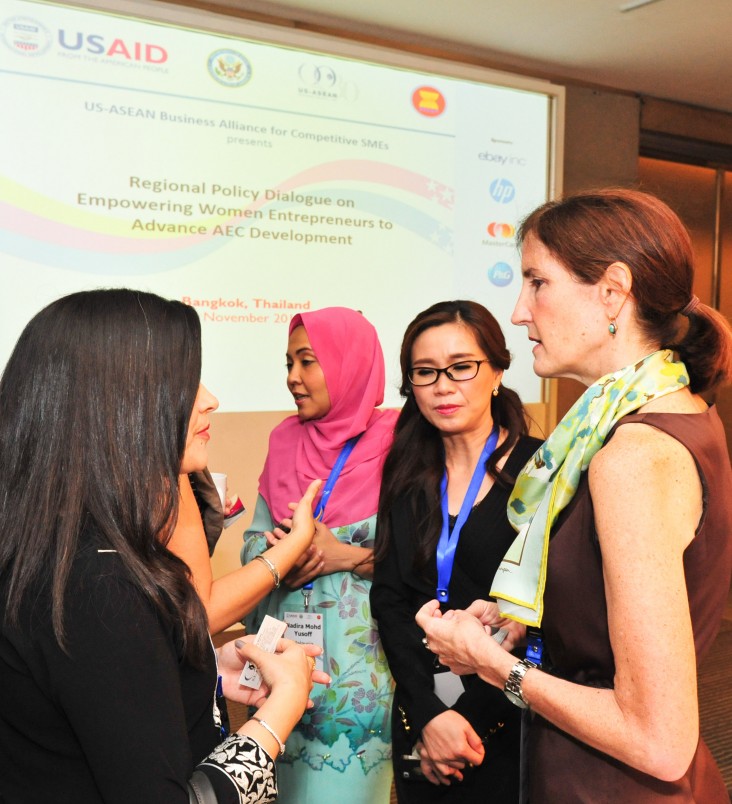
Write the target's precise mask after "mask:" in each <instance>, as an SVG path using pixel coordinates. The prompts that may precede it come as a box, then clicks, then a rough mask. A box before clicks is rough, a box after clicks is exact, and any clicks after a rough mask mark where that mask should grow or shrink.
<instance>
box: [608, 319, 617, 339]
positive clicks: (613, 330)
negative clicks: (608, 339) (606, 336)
mask: <svg viewBox="0 0 732 804" xmlns="http://www.w3.org/2000/svg"><path fill="white" fill-rule="evenodd" d="M607 331H608V332H609V333H610V334H611V335H612V336H613V337H614V336H615V335H617V334H618V322H617V321H616V320H615V319H614V318H613V319H612V321H610V324H609V326H608V328H607Z"/></svg>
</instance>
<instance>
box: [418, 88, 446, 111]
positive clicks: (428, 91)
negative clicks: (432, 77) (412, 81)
mask: <svg viewBox="0 0 732 804" xmlns="http://www.w3.org/2000/svg"><path fill="white" fill-rule="evenodd" d="M412 106H414V108H415V109H416V110H417V111H418V112H419V113H420V114H423V115H424V116H425V117H438V116H439V115H441V114H442V113H443V112H444V111H445V96H444V95H443V94H442V92H440V91H439V89H435V88H434V87H419V89H415V90H414V92H413V93H412Z"/></svg>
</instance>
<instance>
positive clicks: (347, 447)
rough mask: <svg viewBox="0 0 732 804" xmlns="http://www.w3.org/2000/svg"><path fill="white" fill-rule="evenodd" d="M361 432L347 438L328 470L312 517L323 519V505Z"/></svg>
mask: <svg viewBox="0 0 732 804" xmlns="http://www.w3.org/2000/svg"><path fill="white" fill-rule="evenodd" d="M362 435H363V433H359V434H358V435H356V436H353V438H349V439H348V441H346V443H345V444H344V445H343V449H342V450H341V453H340V455H339V456H338V460H337V461H336V462H335V464H334V466H333V468H332V469H331V470H330V474H329V475H328V479H327V480H326V481H325V486H324V488H323V493H322V494H321V496H320V502H319V503H318V504H317V506H316V508H315V513H314V514H313V517H314V518H315V519H320V520H322V519H323V514H324V513H325V506H326V505H328V500H329V498H330V495H331V493H332V491H333V487H334V486H335V484H336V480H338V477H339V475H340V473H341V469H343V465H344V464H345V462H346V461H347V460H348V456H349V455H350V454H351V453H352V452H353V448H354V447H355V446H356V444H357V443H358V439H359V438H361V436H362Z"/></svg>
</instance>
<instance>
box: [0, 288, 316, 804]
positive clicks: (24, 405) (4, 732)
mask: <svg viewBox="0 0 732 804" xmlns="http://www.w3.org/2000/svg"><path fill="white" fill-rule="evenodd" d="M200 371H201V333H200V324H199V321H198V317H197V315H196V313H195V311H194V310H193V308H191V307H188V306H186V305H184V304H181V303H179V302H172V301H166V300H164V299H161V298H160V297H158V296H154V295H152V294H149V293H142V292H137V291H132V290H104V291H89V292H82V293H75V294H72V295H70V296H66V297H64V298H62V299H59V300H58V301H56V302H54V303H52V304H50V305H49V306H48V307H46V308H45V309H44V310H42V311H41V312H40V313H38V314H37V315H36V316H35V317H34V318H33V319H32V320H31V321H30V323H29V324H28V325H27V326H26V328H25V329H24V331H23V333H22V334H21V336H20V339H19V340H18V343H17V345H16V347H15V349H14V351H13V353H12V355H11V356H10V359H9V361H8V363H7V366H6V368H5V371H4V373H3V376H2V380H1V381H0V532H2V539H1V540H0V767H2V773H0V800H3V801H8V802H10V801H12V802H39V801H53V802H56V804H63V803H64V802H68V803H69V804H71V803H72V802H73V804H97V803H100V802H120V804H121V803H122V802H124V803H125V804H128V802H133V801H134V802H148V801H149V802H152V801H164V802H166V804H174V803H175V802H180V804H185V803H186V802H188V801H189V796H190V797H193V798H192V800H194V801H196V800H197V801H201V802H220V803H221V804H223V802H240V801H241V800H242V797H243V796H247V801H256V802H268V801H272V800H273V798H274V796H275V794H276V785H275V783H274V763H273V758H274V757H276V756H277V754H278V753H279V750H280V745H281V743H282V741H283V740H284V739H285V738H286V737H287V735H288V733H289V731H290V729H292V727H293V726H294V724H295V723H296V722H297V720H298V719H299V717H300V716H301V714H302V712H303V710H304V708H305V705H306V702H307V696H308V691H309V689H310V686H311V683H312V680H311V673H312V664H313V660H312V658H311V657H309V656H307V655H305V653H304V652H303V650H302V649H301V648H300V647H299V646H296V645H294V644H293V643H291V642H288V641H286V640H283V642H282V643H281V644H280V646H279V651H280V653H279V654H276V655H270V654H264V653H263V652H262V651H260V650H258V649H257V648H255V647H254V646H251V645H245V644H243V643H242V645H241V647H240V648H239V649H238V650H237V646H235V645H233V644H229V645H227V646H225V647H224V648H222V649H221V651H220V652H219V655H218V675H219V684H220V686H221V688H222V689H223V692H224V693H225V694H227V695H229V696H231V697H233V698H235V699H236V700H241V701H243V702H256V703H258V704H261V708H260V710H259V713H258V715H257V718H258V719H252V720H250V721H249V722H248V723H246V724H245V725H244V726H243V727H242V728H241V729H240V730H239V732H238V733H237V734H234V735H231V736H230V737H228V738H226V739H224V736H225V735H224V731H223V730H224V729H225V722H224V713H225V709H222V708H221V706H220V702H221V698H220V692H221V690H219V692H218V694H217V657H216V656H215V654H214V651H213V648H212V646H211V642H210V639H209V636H208V631H207V623H206V615H205V611H204V608H203V606H202V604H201V601H200V600H199V598H198V596H197V595H196V592H195V590H194V588H193V586H192V584H191V582H190V580H189V572H188V568H187V567H186V565H185V564H184V563H183V562H182V561H180V560H179V559H178V558H177V557H176V556H174V555H173V554H172V553H171V552H170V551H169V550H168V549H167V547H166V543H167V541H168V539H169V538H170V535H171V533H172V531H173V528H174V527H175V523H176V516H177V511H178V506H179V489H178V478H179V475H180V474H181V473H185V472H192V471H197V470H201V469H203V468H204V467H205V465H206V459H207V454H206V447H207V443H208V439H209V435H208V426H209V414H210V413H211V411H212V410H214V409H215V408H216V406H217V404H218V403H217V401H216V399H215V397H213V396H212V395H211V394H210V393H209V392H208V391H207V390H206V389H205V388H204V387H203V386H202V385H200ZM317 488H318V484H317V483H315V484H313V486H312V487H311V488H310V489H309V490H308V493H307V494H306V495H305V497H304V498H303V500H302V501H301V503H300V505H299V507H298V509H297V510H296V511H295V513H294V516H293V527H295V528H298V529H304V530H306V531H307V532H309V533H310V534H311V535H312V533H313V532H314V526H313V521H312V514H311V512H310V504H311V502H312V499H313V496H314V494H315V493H316V492H317ZM247 659H250V660H254V661H255V662H256V663H257V665H258V666H259V667H260V670H261V672H262V676H263V677H264V680H265V684H266V686H265V687H264V688H263V691H266V689H267V687H269V688H271V694H270V696H269V698H268V699H266V700H264V698H263V691H256V692H255V691H252V690H247V689H246V688H244V687H239V683H238V681H239V675H240V673H241V671H242V668H243V666H244V661H245V660H247Z"/></svg>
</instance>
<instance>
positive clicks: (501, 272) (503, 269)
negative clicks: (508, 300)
mask: <svg viewBox="0 0 732 804" xmlns="http://www.w3.org/2000/svg"><path fill="white" fill-rule="evenodd" d="M512 280H513V268H511V266H510V265H509V264H508V263H507V262H497V263H496V264H495V265H493V266H491V267H490V268H489V269H488V281H489V282H490V283H491V284H492V285H495V286H496V287H497V288H505V287H506V286H507V285H510V284H511V282H512Z"/></svg>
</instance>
